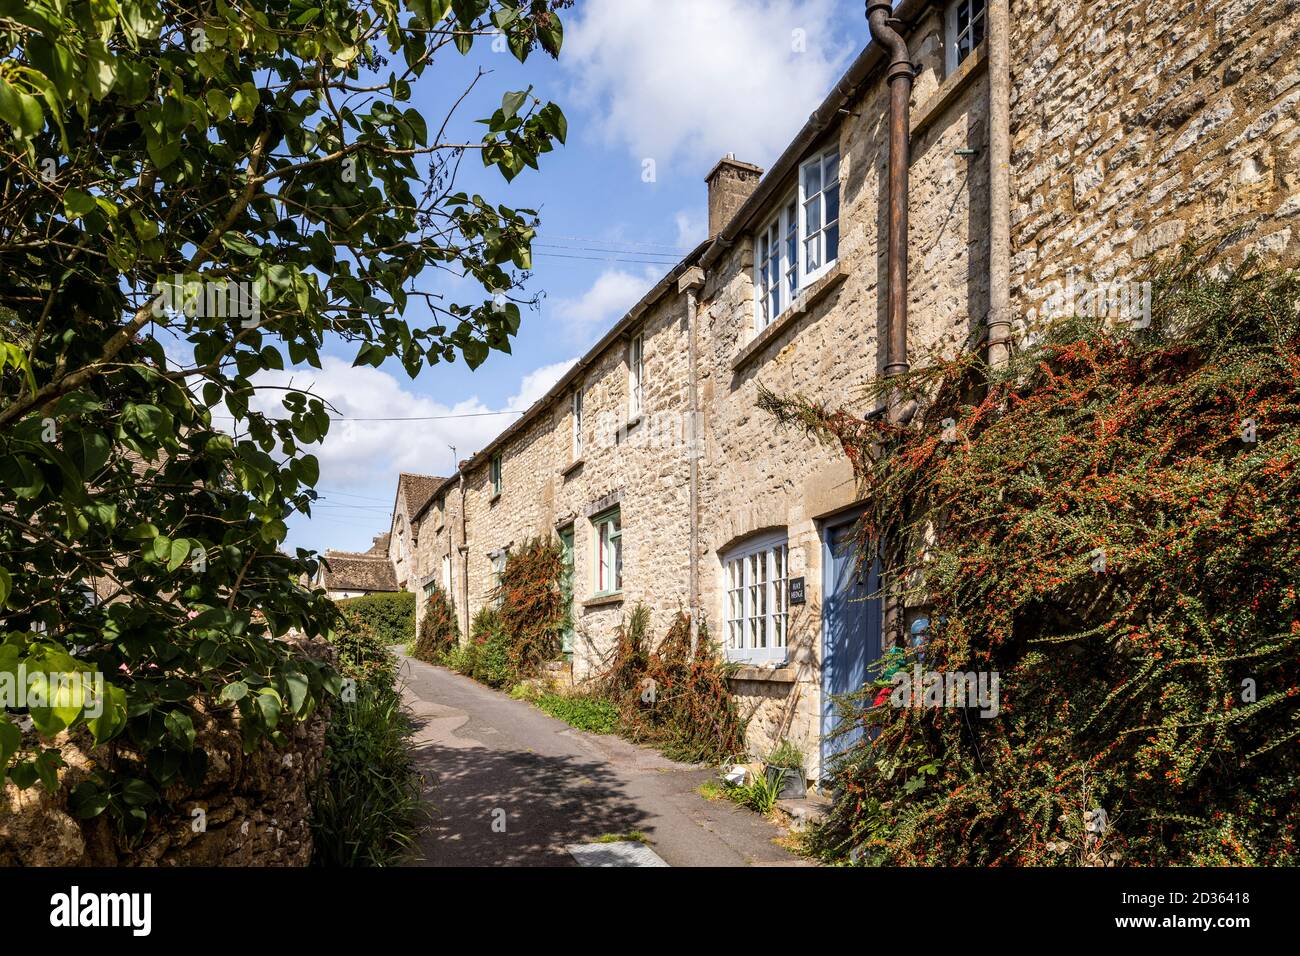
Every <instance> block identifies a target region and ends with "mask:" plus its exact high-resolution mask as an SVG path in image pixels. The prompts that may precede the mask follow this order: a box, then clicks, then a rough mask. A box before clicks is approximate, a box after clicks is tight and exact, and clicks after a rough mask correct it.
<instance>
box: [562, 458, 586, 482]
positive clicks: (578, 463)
mask: <svg viewBox="0 0 1300 956" xmlns="http://www.w3.org/2000/svg"><path fill="white" fill-rule="evenodd" d="M582 462H583V459H581V458H575V459H573V461H571V462H570V463H569V467H568V468H565V469H564V470H563V471H561V472H560V476H561V477H562V478H568V477H569V476H570V475H571V474H573V473H574V472H575V471H577V470H578V469H579V468H581V467H582Z"/></svg>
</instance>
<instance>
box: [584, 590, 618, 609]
mask: <svg viewBox="0 0 1300 956" xmlns="http://www.w3.org/2000/svg"><path fill="white" fill-rule="evenodd" d="M622 603H623V592H622V591H614V592H612V593H610V594H597V595H596V596H595V597H589V598H587V600H585V601H583V602H582V606H583V607H584V608H596V607H612V606H613V605H615V604H622Z"/></svg>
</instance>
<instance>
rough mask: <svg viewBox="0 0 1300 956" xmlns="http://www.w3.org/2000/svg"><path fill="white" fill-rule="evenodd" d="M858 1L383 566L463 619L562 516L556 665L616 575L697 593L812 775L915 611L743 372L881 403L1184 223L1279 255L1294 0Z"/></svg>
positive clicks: (603, 613)
mask: <svg viewBox="0 0 1300 956" xmlns="http://www.w3.org/2000/svg"><path fill="white" fill-rule="evenodd" d="M867 7H868V13H869V14H870V16H871V29H870V32H868V27H867V24H865V23H864V27H863V37H864V43H865V47H864V49H863V50H862V52H861V53H860V55H859V56H858V57H857V59H856V60H855V61H854V62H853V64H852V65H851V66H850V67H849V69H848V71H847V72H846V73H845V75H844V76H843V77H842V79H841V80H840V82H839V83H837V84H836V86H835V87H834V88H833V89H832V90H831V91H830V93H829V94H828V95H827V97H826V99H825V100H824V101H823V103H822V104H821V106H819V107H818V109H817V110H816V111H815V112H814V113H813V114H812V116H811V117H810V118H809V119H808V121H807V122H806V123H805V125H804V127H803V129H802V130H801V131H800V132H799V134H798V136H796V137H795V139H794V140H793V141H792V142H791V143H790V145H789V146H788V148H787V149H786V150H785V151H784V153H782V155H781V156H780V157H779V158H778V159H777V161H776V162H775V164H774V165H773V166H772V168H770V169H769V170H767V171H766V172H765V173H764V172H763V171H762V170H760V169H759V168H757V167H755V166H752V165H750V164H748V163H745V162H741V161H739V160H737V159H735V158H734V157H731V156H728V157H726V158H724V159H723V160H721V161H720V162H719V163H718V164H717V165H716V166H715V167H714V169H713V170H712V171H711V172H710V173H709V175H708V177H707V183H708V205H709V210H708V211H709V237H708V239H707V240H706V241H705V242H704V243H703V244H701V245H700V246H699V247H698V248H696V249H695V250H693V251H692V252H691V253H689V254H688V255H687V256H686V257H685V258H684V259H683V260H682V261H681V262H680V263H679V264H678V265H677V266H676V267H674V268H673V269H672V270H671V271H670V272H669V273H668V274H667V275H665V276H664V277H663V279H662V280H661V281H660V282H659V283H658V284H657V285H656V286H655V287H654V288H653V289H651V290H650V292H649V293H647V294H646V295H645V297H644V298H642V300H641V301H640V302H638V303H637V304H636V305H635V306H633V307H632V309H631V310H630V311H629V312H628V313H627V314H626V315H625V316H623V317H622V318H621V319H620V320H619V321H618V322H617V323H616V324H615V325H614V326H613V328H611V329H610V330H609V331H608V333H606V334H605V336H604V337H603V338H602V339H601V340H600V341H599V342H598V343H597V344H596V345H595V346H594V347H593V348H592V349H591V350H590V351H589V352H588V353H587V354H586V355H585V356H583V357H582V358H581V359H580V360H579V361H578V362H577V363H576V365H575V366H574V367H573V369H571V370H570V371H569V372H568V373H567V374H566V375H565V376H564V377H563V378H562V379H561V380H560V381H559V382H558V383H556V385H555V386H554V387H553V388H552V389H551V390H550V391H549V392H548V393H547V394H546V395H545V396H544V397H543V398H542V399H541V400H540V401H538V402H537V403H536V404H534V405H533V406H532V407H531V408H530V409H529V410H528V411H527V412H526V413H525V414H524V415H523V416H522V417H521V418H520V419H519V420H518V421H516V422H515V423H513V424H512V425H511V426H510V427H509V428H507V429H506V430H505V431H503V432H502V433H501V434H500V435H498V436H497V437H496V438H495V439H494V440H493V441H492V442H490V443H489V444H488V445H487V447H485V448H484V449H483V450H482V451H480V452H479V453H478V454H476V455H474V456H473V457H472V458H470V459H469V460H467V461H465V462H462V463H461V465H460V467H459V469H458V471H457V473H456V474H454V475H452V476H451V477H449V478H447V479H445V480H442V481H441V482H438V483H436V484H435V485H434V486H433V490H432V492H431V493H430V495H429V497H428V500H427V501H426V502H425V503H424V504H423V506H422V507H421V508H419V509H414V510H413V511H412V513H411V514H410V517H409V525H410V526H411V527H413V528H414V527H415V526H417V525H418V527H419V531H420V533H419V535H418V543H417V541H416V539H415V538H414V533H412V534H413V537H412V545H413V547H414V562H415V573H414V577H413V581H414V582H416V583H415V584H414V585H408V586H409V587H410V588H411V589H412V590H416V589H417V588H418V587H426V588H427V587H430V586H432V585H433V584H434V583H441V584H442V585H443V586H444V587H446V589H447V591H448V593H449V594H450V596H451V598H452V601H453V604H454V607H455V610H456V613H457V616H458V619H459V620H460V623H461V627H462V631H464V630H467V628H468V624H469V620H470V618H471V617H472V615H473V614H474V612H475V611H476V610H477V609H478V608H480V607H481V606H483V604H484V603H485V602H486V601H487V600H488V594H489V592H490V590H491V587H492V585H493V583H494V575H495V574H496V573H498V572H499V570H500V568H501V566H502V564H503V563H504V559H505V555H506V554H507V553H508V552H509V550H510V548H511V547H512V546H515V545H517V544H519V543H522V542H523V541H524V540H525V539H527V538H528V537H530V536H534V535H544V536H553V537H554V538H555V539H557V540H558V541H559V542H561V543H562V545H563V547H564V548H565V551H566V553H567V554H568V555H569V556H570V560H571V561H572V566H573V569H574V606H573V617H574V622H575V624H574V632H573V634H572V635H571V640H570V643H569V646H568V650H569V653H570V655H571V659H572V666H573V672H574V676H575V678H576V679H578V680H582V679H584V678H586V677H589V676H590V675H592V674H593V673H595V672H597V671H598V670H599V669H600V667H601V666H602V661H603V660H604V659H605V657H606V655H607V654H608V653H609V650H610V648H611V644H612V636H613V631H614V628H615V627H616V626H617V624H618V622H619V621H620V620H621V619H622V618H623V617H624V616H625V615H626V614H627V613H628V612H629V611H630V609H631V608H632V607H633V606H634V605H635V604H637V603H638V602H643V603H645V604H646V605H648V606H649V607H650V608H651V611H652V622H653V623H652V627H653V632H654V634H655V635H656V636H661V635H662V634H663V633H664V631H665V630H666V628H667V626H668V623H669V620H670V617H671V616H672V615H673V614H675V613H676V612H677V611H678V609H684V610H686V611H688V612H689V613H690V614H691V615H692V617H693V618H694V619H695V620H696V621H707V623H708V627H709V633H710V635H711V637H712V638H713V639H715V640H716V641H718V642H719V644H720V646H721V648H722V650H723V652H724V653H725V654H726V656H727V657H728V658H730V659H732V660H734V661H736V662H737V663H738V664H740V665H741V667H740V670H738V672H737V674H736V676H735V678H734V680H733V689H734V691H735V692H736V694H737V695H738V696H739V697H740V699H741V701H742V704H743V710H744V712H745V713H746V714H748V715H749V716H750V721H749V745H750V747H751V749H752V751H753V752H754V753H756V754H761V753H763V752H765V751H766V750H767V749H768V748H770V747H772V746H773V745H774V744H775V743H776V742H778V741H779V740H781V739H789V740H790V741H792V742H794V743H795V744H796V745H798V746H799V747H800V748H801V749H802V750H803V751H804V753H805V754H806V755H807V757H808V769H809V771H810V776H812V777H813V778H814V779H816V778H817V777H818V776H819V771H820V766H821V764H822V763H823V761H824V759H825V757H826V752H827V747H828V746H830V744H829V743H828V742H827V734H828V732H829V731H830V730H831V729H832V728H833V726H834V724H835V721H836V715H835V712H834V708H833V707H832V706H831V704H830V697H831V695H832V694H836V693H841V692H843V691H846V690H851V689H853V688H855V687H856V686H860V685H861V683H862V681H863V679H864V677H865V674H866V667H867V666H868V664H869V663H870V661H871V660H872V659H873V658H874V657H876V656H877V655H879V654H880V652H881V649H882V647H884V646H888V645H889V644H891V643H893V642H896V641H899V640H901V639H902V637H903V635H904V634H906V633H907V631H908V630H909V628H910V626H911V625H912V624H913V623H914V621H913V619H914V618H915V617H916V616H918V614H919V612H918V611H917V610H915V609H908V608H903V607H890V606H888V604H887V602H885V601H884V600H883V599H882V598H881V596H880V594H879V588H880V584H879V569H878V568H877V567H875V566H873V565H872V564H871V563H869V562H866V563H860V562H859V561H858V560H857V557H856V555H853V554H852V553H851V549H848V548H846V547H845V545H844V543H845V541H846V539H847V537H848V534H849V529H850V528H851V527H852V522H853V520H854V517H855V505H856V504H858V503H859V502H860V500H861V496H862V495H863V494H869V493H870V489H861V488H858V487H856V485H855V482H854V480H853V477H852V474H851V472H850V470H849V467H848V464H847V462H845V461H843V460H842V459H841V458H840V457H839V456H838V455H836V454H835V453H833V452H832V451H830V450H828V449H825V448H821V447H819V446H817V445H816V444H814V443H813V442H811V441H810V440H807V439H805V438H803V437H802V436H800V435H798V434H795V433H792V432H788V431H780V430H778V429H776V428H775V427H774V424H773V422H772V421H771V420H770V419H769V418H768V417H767V416H765V415H764V414H763V413H761V412H760V411H759V410H758V409H757V408H756V407H755V402H756V397H757V393H758V389H759V385H760V383H761V384H762V385H764V386H766V387H768V388H770V389H772V390H773V391H775V392H777V393H796V392H797V393H800V394H802V395H804V396H805V397H808V398H811V399H814V400H816V401H818V402H820V403H823V404H827V405H838V406H842V407H843V408H845V409H846V410H848V411H850V412H853V413H855V414H858V415H870V414H896V413H900V412H899V410H897V409H888V408H874V407H867V406H866V405H865V404H864V401H863V399H862V397H861V388H862V386H863V384H864V383H865V382H866V381H868V380H869V379H871V378H873V377H875V376H878V375H882V374H889V373H891V372H894V371H898V370H899V369H900V368H902V367H905V366H906V365H908V364H913V365H915V364H917V363H923V362H925V361H926V358H927V355H931V354H934V353H936V352H943V353H951V352H953V351H954V350H958V349H983V350H987V351H988V353H989V357H990V359H991V360H992V361H994V362H996V361H998V360H999V357H1000V356H1004V355H1005V354H1007V350H1008V349H1013V348H1015V347H1016V343H1017V342H1018V341H1019V340H1020V338H1021V336H1023V335H1024V334H1026V331H1027V330H1029V329H1030V328H1031V326H1032V322H1031V321H1030V319H1031V318H1033V319H1035V320H1041V319H1047V318H1050V317H1051V314H1052V310H1053V309H1054V308H1056V307H1057V306H1056V305H1054V303H1059V302H1060V301H1061V298H1060V294H1061V292H1062V290H1063V289H1064V290H1071V291H1073V290H1076V289H1078V290H1080V291H1084V292H1086V291H1087V290H1095V289H1107V288H1115V287H1117V286H1118V287H1124V288H1128V287H1130V286H1131V285H1132V284H1133V283H1138V282H1140V280H1141V278H1142V275H1143V270H1144V268H1145V266H1146V263H1147V261H1148V260H1150V258H1151V257H1152V256H1154V255H1157V254H1160V253H1164V252H1168V251H1170V250H1171V249H1172V247H1174V246H1175V244H1176V243H1177V242H1178V241H1179V240H1181V239H1184V238H1191V237H1223V238H1222V246H1223V249H1224V252H1225V255H1227V256H1229V257H1237V258H1240V257H1242V256H1244V255H1246V254H1247V253H1251V252H1254V253H1258V254H1260V255H1262V256H1264V257H1266V258H1269V259H1272V260H1277V261H1282V262H1286V263H1295V262H1296V261H1297V259H1298V254H1300V229H1297V216H1298V215H1300V125H1298V124H1297V122H1296V106H1297V103H1300V0H1204V2H1195V3H1192V2H1186V0H1101V2H1083V0H944V2H940V0H901V2H899V3H897V5H896V6H895V7H893V8H892V9H891V6H890V4H888V3H884V4H880V3H875V4H867ZM891 104H893V105H892V106H891ZM891 157H893V160H894V164H893V174H892V175H891V171H890V170H891ZM891 236H892V240H891ZM1102 298H1103V299H1104V298H1105V297H1104V296H1103V297H1102ZM1139 298H1140V297H1139ZM901 414H905V411H904V412H902V413H901ZM399 497H400V492H399ZM408 507H409V502H408ZM395 521H396V519H395ZM395 527H396V525H395Z"/></svg>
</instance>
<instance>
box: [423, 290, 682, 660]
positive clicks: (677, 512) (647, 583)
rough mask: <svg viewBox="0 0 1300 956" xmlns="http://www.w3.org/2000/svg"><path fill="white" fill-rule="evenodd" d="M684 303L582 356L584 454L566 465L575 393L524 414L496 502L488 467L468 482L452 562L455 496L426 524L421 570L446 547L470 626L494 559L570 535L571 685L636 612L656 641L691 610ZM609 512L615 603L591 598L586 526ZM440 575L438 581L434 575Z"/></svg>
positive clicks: (671, 302) (503, 450)
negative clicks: (636, 365) (632, 360)
mask: <svg viewBox="0 0 1300 956" xmlns="http://www.w3.org/2000/svg"><path fill="white" fill-rule="evenodd" d="M685 322H686V315H685V307H684V300H683V299H682V298H680V297H678V296H676V295H668V296H666V297H665V298H664V299H663V300H661V302H660V303H659V304H658V305H655V306H652V307H651V308H649V309H648V310H647V311H646V313H645V315H644V316H642V318H641V320H640V321H639V322H638V323H637V324H636V326H635V328H633V329H629V330H628V335H626V336H620V337H619V338H618V339H616V340H615V341H614V342H613V343H611V344H609V345H608V346H607V347H606V348H605V349H603V350H602V351H599V352H597V353H595V354H592V355H589V356H587V357H586V359H585V360H584V363H585V365H584V369H583V372H582V374H581V375H580V376H579V378H578V379H577V380H576V381H575V386H577V385H580V386H581V387H582V389H583V422H584V424H583V444H582V454H581V456H580V457H579V458H575V457H574V445H573V419H572V415H573V406H572V398H571V397H572V391H573V389H569V390H567V391H566V392H564V393H563V394H561V395H558V396H556V397H555V398H554V400H553V401H552V402H551V403H550V405H549V406H546V407H542V408H539V409H536V410H535V411H533V412H532V413H531V418H530V419H529V420H528V423H527V424H526V426H525V427H524V428H522V429H521V430H520V431H518V432H516V433H514V434H513V435H512V436H511V437H510V439H509V440H508V441H506V442H504V443H503V444H502V446H501V447H500V449H499V451H500V454H501V476H502V490H501V494H500V495H499V496H496V495H494V492H493V488H492V483H491V465H490V461H491V455H490V454H488V455H483V456H481V457H480V458H479V459H477V460H476V462H475V463H474V464H472V465H470V466H469V467H467V469H466V470H465V472H464V475H465V517H466V521H467V527H468V539H469V546H468V549H467V551H466V552H465V553H464V555H463V556H462V555H461V554H460V553H459V550H458V547H457V545H458V543H459V535H460V527H459V504H458V501H459V494H460V492H459V490H458V489H457V488H456V487H455V486H452V487H451V488H450V489H449V490H448V491H447V493H446V497H447V500H448V502H449V505H448V508H449V513H451V512H454V514H451V517H450V518H449V519H448V520H447V521H446V522H445V526H444V527H443V528H442V529H441V530H440V531H435V532H434V533H432V534H431V533H429V529H428V526H429V523H430V522H429V520H428V519H426V520H425V521H424V523H423V524H422V527H421V531H420V537H419V554H420V557H419V561H418V567H419V569H420V573H421V574H422V575H428V574H431V573H433V572H434V571H435V570H437V569H438V568H439V562H440V560H441V555H442V554H445V553H447V548H448V546H449V544H450V545H451V546H452V549H453V553H454V554H455V558H456V560H455V561H454V567H453V578H454V584H455V588H454V591H455V593H454V594H453V599H454V603H455V605H456V607H457V611H458V615H461V621H462V630H466V628H465V623H464V622H465V617H464V614H463V605H464V603H465V602H464V599H463V591H464V578H463V577H462V575H463V574H465V571H466V568H468V591H469V612H468V616H469V618H472V617H473V614H474V613H475V612H477V611H478V609H479V608H481V607H483V606H484V605H485V604H487V603H488V602H489V601H490V596H491V592H492V588H493V586H494V584H495V581H494V573H493V564H492V559H493V556H494V555H496V554H497V553H499V552H502V551H505V550H508V549H510V548H511V547H516V546H518V545H521V544H523V542H524V541H526V540H527V539H528V538H530V537H535V536H539V537H545V538H550V537H553V536H554V535H556V534H557V533H558V532H559V531H560V530H562V529H566V528H570V527H571V528H572V531H573V539H574V566H575V569H576V570H575V575H574V631H575V641H574V657H573V664H574V675H575V677H577V678H578V679H579V680H581V679H584V678H587V677H590V676H592V675H594V674H596V673H598V672H599V671H600V670H601V669H602V668H603V665H604V662H605V660H606V659H607V657H608V655H609V651H610V649H611V648H612V646H613V641H614V632H615V629H616V628H617V627H618V625H619V623H620V622H621V621H622V620H623V618H624V617H625V615H626V614H627V613H628V612H630V611H631V609H632V608H633V607H634V606H635V605H636V604H637V603H644V604H646V605H647V606H648V607H649V608H650V610H651V627H652V632H653V633H654V634H656V635H657V636H661V635H662V633H666V632H667V629H668V626H669V624H670V622H671V619H672V616H673V615H674V614H676V613H677V611H678V610H679V609H680V608H682V607H685V606H686V605H687V604H688V603H689V596H688V593H687V590H688V571H687V568H688V565H689V562H688V558H687V552H688V550H689V548H688V542H689V521H690V518H689V514H690V507H689V492H688V484H687V477H686V476H687V471H688V468H689V458H688V447H687V442H686V436H687V429H688V427H689V417H688V413H689V397H688V391H687V373H686V362H687V353H686V329H685ZM634 334H641V335H643V336H644V343H645V353H644V355H645V358H644V364H645V374H646V381H645V389H644V400H643V405H644V409H643V412H642V414H641V415H640V417H639V418H637V419H636V420H635V421H629V414H628V365H627V353H628V342H629V341H630V339H631V337H632V335H634ZM614 505H617V506H618V507H619V509H620V514H621V521H622V527H623V538H622V540H623V581H624V586H623V590H622V593H621V594H619V595H611V596H607V597H601V598H596V597H594V595H595V592H596V584H595V580H594V572H593V568H594V566H595V560H594V557H593V552H594V528H593V525H592V523H591V518H592V517H593V516H594V515H595V514H596V513H597V512H598V511H601V510H605V509H607V508H608V507H612V506H614ZM439 573H440V571H439Z"/></svg>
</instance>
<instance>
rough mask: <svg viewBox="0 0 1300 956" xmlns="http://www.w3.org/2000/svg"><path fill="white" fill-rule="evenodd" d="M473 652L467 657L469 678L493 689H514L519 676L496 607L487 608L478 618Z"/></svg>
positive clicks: (472, 637)
mask: <svg viewBox="0 0 1300 956" xmlns="http://www.w3.org/2000/svg"><path fill="white" fill-rule="evenodd" d="M469 643H470V648H471V649H470V651H469V653H468V654H467V655H466V657H465V664H466V665H468V667H469V676H470V677H473V678H474V679H475V680H476V681H478V682H479V683H481V684H487V685H488V686H489V687H511V686H513V685H514V684H515V683H517V675H516V673H515V669H514V666H513V664H512V663H511V655H510V635H509V634H508V633H507V632H506V629H505V624H504V622H503V621H502V620H501V613H500V612H499V611H498V610H497V609H496V608H493V607H483V608H480V609H479V612H478V613H477V614H475V615H474V620H472V621H471V622H470V629H469Z"/></svg>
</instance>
